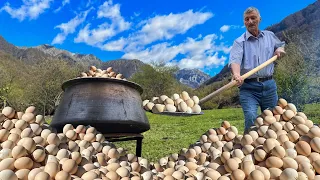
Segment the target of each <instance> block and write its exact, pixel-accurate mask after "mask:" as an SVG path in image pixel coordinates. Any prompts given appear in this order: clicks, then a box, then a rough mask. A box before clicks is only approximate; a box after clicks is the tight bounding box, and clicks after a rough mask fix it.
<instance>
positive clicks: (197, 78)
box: [175, 69, 210, 88]
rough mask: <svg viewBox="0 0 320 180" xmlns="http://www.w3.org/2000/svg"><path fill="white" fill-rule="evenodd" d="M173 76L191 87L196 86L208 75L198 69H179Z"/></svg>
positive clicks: (206, 78) (207, 77)
mask: <svg viewBox="0 0 320 180" xmlns="http://www.w3.org/2000/svg"><path fill="white" fill-rule="evenodd" d="M175 78H176V79H177V80H178V81H180V82H181V83H182V84H185V85H187V86H189V87H192V88H198V87H199V86H200V85H201V84H202V83H203V82H205V81H206V80H208V79H209V78H210V76H209V75H208V74H205V73H204V72H202V71H200V70H198V69H181V70H179V71H177V72H176V74H175Z"/></svg>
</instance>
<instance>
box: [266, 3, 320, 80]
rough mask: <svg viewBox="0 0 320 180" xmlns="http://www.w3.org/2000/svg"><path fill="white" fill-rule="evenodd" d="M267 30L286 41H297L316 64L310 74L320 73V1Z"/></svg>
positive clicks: (304, 52)
mask: <svg viewBox="0 0 320 180" xmlns="http://www.w3.org/2000/svg"><path fill="white" fill-rule="evenodd" d="M267 30H270V31H272V32H274V33H275V34H276V35H277V36H278V37H279V38H280V40H282V41H286V43H289V42H293V43H295V44H296V45H297V46H298V47H299V51H300V52H301V53H302V55H303V56H304V58H305V59H306V60H307V61H308V62H309V63H312V65H313V66H315V67H314V69H313V71H312V72H310V73H309V74H310V75H311V74H314V73H315V74H314V75H320V52H319V48H320V1H316V2H315V3H313V4H310V5H309V6H307V7H306V8H304V9H302V10H301V11H298V12H296V13H294V14H291V15H290V16H288V17H286V18H285V19H283V20H282V21H281V22H280V23H278V24H275V25H272V26H270V27H268V28H267Z"/></svg>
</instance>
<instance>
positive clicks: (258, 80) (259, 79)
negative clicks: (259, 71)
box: [244, 76, 273, 82]
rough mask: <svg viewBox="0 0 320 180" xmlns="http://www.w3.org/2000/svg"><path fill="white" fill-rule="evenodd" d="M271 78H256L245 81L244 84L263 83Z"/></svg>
mask: <svg viewBox="0 0 320 180" xmlns="http://www.w3.org/2000/svg"><path fill="white" fill-rule="evenodd" d="M272 78H273V77H272V76H268V77H256V78H250V79H245V80H244V82H264V81H268V80H270V79H272Z"/></svg>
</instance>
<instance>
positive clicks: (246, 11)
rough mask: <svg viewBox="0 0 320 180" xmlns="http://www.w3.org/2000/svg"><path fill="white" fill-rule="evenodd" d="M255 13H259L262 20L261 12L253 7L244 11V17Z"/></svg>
mask: <svg viewBox="0 0 320 180" xmlns="http://www.w3.org/2000/svg"><path fill="white" fill-rule="evenodd" d="M253 11H255V12H257V13H258V16H259V17H260V18H261V16H260V12H259V10H258V9H257V8H255V7H253V6H251V7H248V8H247V9H246V10H245V11H244V13H243V17H245V15H246V14H249V13H251V12H253Z"/></svg>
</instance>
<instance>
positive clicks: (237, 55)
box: [228, 41, 243, 67]
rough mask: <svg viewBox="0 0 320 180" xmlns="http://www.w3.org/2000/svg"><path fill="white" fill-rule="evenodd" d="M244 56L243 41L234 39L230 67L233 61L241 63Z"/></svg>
mask: <svg viewBox="0 0 320 180" xmlns="http://www.w3.org/2000/svg"><path fill="white" fill-rule="evenodd" d="M242 58H243V43H242V42H238V41H234V42H233V45H232V48H231V51H230V57H229V64H228V67H230V65H231V64H232V63H236V64H239V65H241V63H242Z"/></svg>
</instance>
